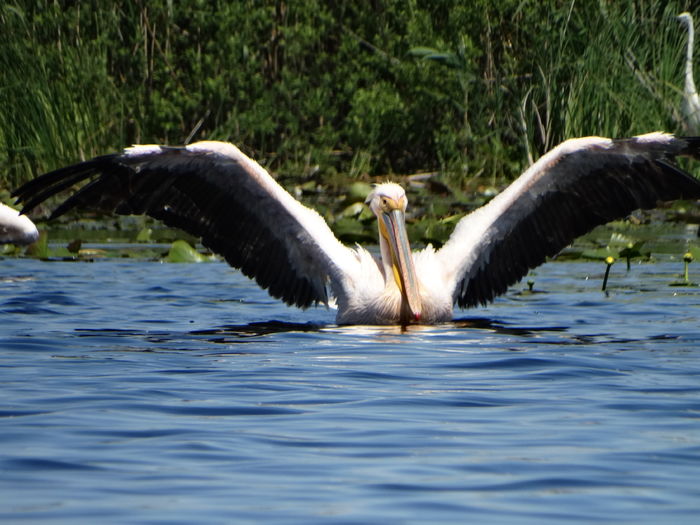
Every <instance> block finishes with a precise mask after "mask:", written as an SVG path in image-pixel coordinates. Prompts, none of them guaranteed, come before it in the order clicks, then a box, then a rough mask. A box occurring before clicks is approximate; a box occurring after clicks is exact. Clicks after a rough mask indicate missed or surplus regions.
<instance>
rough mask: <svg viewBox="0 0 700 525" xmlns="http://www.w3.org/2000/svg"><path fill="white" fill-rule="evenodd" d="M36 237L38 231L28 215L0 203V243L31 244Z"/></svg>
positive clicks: (37, 236)
mask: <svg viewBox="0 0 700 525" xmlns="http://www.w3.org/2000/svg"><path fill="white" fill-rule="evenodd" d="M38 238H39V232H38V231H37V229H36V226H34V223H33V222H32V221H30V220H29V217H27V216H26V215H20V213H19V212H18V211H17V210H14V209H12V208H10V207H9V206H5V205H4V204H2V203H0V244H31V243H33V242H34V241H36V240H37V239H38Z"/></svg>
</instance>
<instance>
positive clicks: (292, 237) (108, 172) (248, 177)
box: [15, 142, 354, 307]
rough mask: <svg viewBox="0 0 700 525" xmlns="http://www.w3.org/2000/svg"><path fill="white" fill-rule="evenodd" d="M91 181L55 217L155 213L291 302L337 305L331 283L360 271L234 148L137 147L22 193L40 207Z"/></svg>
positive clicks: (316, 220) (310, 215)
mask: <svg viewBox="0 0 700 525" xmlns="http://www.w3.org/2000/svg"><path fill="white" fill-rule="evenodd" d="M82 181H88V183H87V184H85V185H84V186H83V187H82V188H81V189H80V190H79V191H77V192H76V193H74V194H73V195H72V196H71V197H70V198H68V199H67V200H66V201H65V202H64V203H63V204H61V205H60V206H59V207H58V208H57V209H56V210H55V211H54V212H53V214H52V216H51V217H52V218H53V217H56V216H58V215H61V214H62V213H65V212H66V211H68V210H70V209H71V208H74V207H87V208H93V209H94V208H97V209H100V210H103V211H110V212H112V211H113V212H116V213H118V214H123V215H128V214H148V215H150V216H151V217H154V218H156V219H159V220H162V221H163V222H164V223H165V224H167V225H169V226H173V227H177V228H181V229H183V230H185V231H187V232H189V233H191V234H193V235H196V236H198V237H200V238H201V239H202V243H203V244H204V245H205V246H207V247H208V248H209V249H211V250H212V251H214V252H215V253H218V254H221V255H223V256H224V257H225V258H226V260H227V261H228V263H229V264H231V265H232V266H234V267H236V268H240V269H241V270H242V272H243V273H244V274H245V275H247V276H248V277H251V278H254V279H255V280H256V281H257V282H258V284H259V285H260V286H262V287H263V288H267V289H268V291H269V293H270V295H272V296H274V297H278V298H281V299H283V300H284V301H285V302H287V303H288V304H294V305H297V306H301V307H306V306H309V305H311V304H313V303H315V302H321V303H327V302H328V297H327V292H326V289H327V284H328V283H329V280H334V282H335V284H336V285H337V284H338V282H339V281H338V279H341V280H342V276H343V275H344V273H345V272H349V271H351V269H352V268H351V267H350V265H352V264H353V260H354V258H353V256H352V253H351V250H349V249H348V248H346V247H344V246H343V245H342V244H341V243H340V242H339V241H338V240H337V239H336V238H335V236H334V235H333V233H332V232H331V230H330V228H329V227H328V225H327V224H326V222H325V221H324V220H323V219H322V218H321V216H320V215H318V213H316V212H315V211H313V210H311V209H309V208H307V207H305V206H303V205H302V204H301V203H299V202H298V201H297V200H295V199H294V198H293V197H292V196H291V195H290V194H289V193H287V192H286V191H285V190H284V189H283V188H282V187H281V186H280V185H279V184H277V182H276V181H275V180H274V179H273V178H272V177H271V176H270V175H269V174H268V173H267V171H265V169H263V168H262V166H260V165H259V164H258V163H257V162H255V161H253V160H251V159H250V158H248V157H247V156H246V155H244V154H243V153H242V152H241V151H240V150H239V149H238V148H236V147H235V146H234V145H232V144H228V143H223V142H197V143H194V144H191V145H189V146H186V147H165V146H134V147H132V148H127V149H126V150H124V152H122V153H119V154H113V155H105V156H102V157H96V158H94V159H92V160H89V161H87V162H83V163H80V164H76V165H74V166H69V167H67V168H63V169H59V170H56V171H53V172H51V173H47V174H46V175H43V176H41V177H38V178H36V179H34V180H32V181H30V182H28V183H27V184H25V185H24V186H22V187H21V188H19V189H18V190H17V191H15V196H16V197H18V200H19V201H20V202H23V203H24V209H25V210H30V209H32V208H33V207H35V206H36V205H37V204H39V203H41V202H42V201H44V200H45V199H47V198H49V197H51V196H53V195H55V194H56V193H59V192H61V191H63V190H65V189H67V188H69V187H71V186H73V185H74V184H76V183H78V182H82Z"/></svg>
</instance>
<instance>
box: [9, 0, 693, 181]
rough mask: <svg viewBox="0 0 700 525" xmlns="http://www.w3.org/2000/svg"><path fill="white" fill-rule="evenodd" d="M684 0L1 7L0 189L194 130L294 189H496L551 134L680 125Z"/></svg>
mask: <svg viewBox="0 0 700 525" xmlns="http://www.w3.org/2000/svg"><path fill="white" fill-rule="evenodd" d="M686 4H687V2H683V1H675V2H674V1H670V2H666V1H664V2H662V1H656V0H638V1H631V0H626V1H622V2H612V1H602V0H601V1H600V2H575V1H573V0H568V1H562V0H549V1H545V2H539V1H538V2H534V1H533V2H528V1H522V0H504V1H501V2H491V1H488V0H476V1H473V2H457V1H431V2H421V1H417V0H412V1H408V2H406V1H399V0H383V1H379V2H360V1H353V0H346V1H339V2H322V1H320V0H312V1H308V2H288V1H286V2H285V1H281V0H278V1H253V0H247V1H237V2H224V1H221V2H205V1H195V2H186V3H175V2H170V1H168V0H155V1H148V2H146V1H135V2H134V1H128V2H127V1H115V2H107V3H104V2H95V1H75V2H64V1H42V2H29V1H12V0H10V1H9V2H5V3H4V4H3V6H1V7H0V31H1V32H2V34H3V42H2V43H0V69H1V70H2V71H3V74H2V77H1V78H2V80H1V82H2V89H0V173H1V175H0V177H1V179H0V180H1V182H0V187H2V186H4V187H5V188H9V187H14V186H15V185H17V184H18V183H20V182H22V181H26V180H28V179H29V178H31V177H33V176H34V175H36V174H37V173H40V172H43V171H46V170H50V169H52V168H56V167H58V166H61V165H64V164H67V163H71V162H75V161H76V160H79V159H83V158H88V157H91V156H93V155H97V154H101V153H105V152H109V151H113V150H116V149H118V148H121V147H123V146H126V145H129V144H132V143H170V144H180V143H185V142H191V141H195V140H201V139H219V140H229V141H232V142H234V143H236V144H238V145H240V146H241V147H242V149H243V150H244V151H246V152H247V153H248V154H250V155H251V156H253V157H254V158H256V159H257V160H258V161H260V162H261V163H262V164H263V165H265V166H266V167H267V168H268V169H270V170H271V171H272V172H274V173H276V174H278V175H280V176H282V177H288V178H290V180H292V181H293V182H294V183H295V184H301V183H303V182H308V181H314V182H317V183H319V184H322V185H333V184H334V181H335V180H336V177H338V176H343V177H345V176H347V177H350V178H351V179H355V178H365V179H367V180H369V179H370V178H371V177H374V176H392V175H394V176H397V175H406V174H416V173H424V172H428V173H434V172H438V173H439V174H440V177H441V179H442V180H443V182H445V183H447V184H449V185H450V186H451V187H453V188H455V189H457V190H462V189H467V188H468V187H469V184H470V182H472V181H474V180H480V181H483V180H486V181H487V182H488V183H489V184H492V185H500V184H503V183H504V182H506V181H508V180H510V179H512V178H513V177H515V176H517V174H519V173H520V172H521V170H522V169H523V168H524V167H525V166H527V164H528V163H529V162H531V161H532V160H533V159H536V158H537V157H538V156H539V155H540V154H541V153H542V152H544V151H545V150H547V149H548V148H550V147H552V146H553V145H555V144H556V143H557V142H559V141H561V140H562V139H564V138H568V137H572V136H580V135H588V134H601V135H609V136H623V135H630V134H635V133H642V132H647V131H651V130H658V129H664V130H668V131H678V130H680V129H681V128H680V121H679V111H678V108H680V99H681V89H682V75H683V58H684V45H685V35H684V32H683V31H682V29H681V27H680V25H679V24H678V22H677V21H676V19H675V16H676V15H677V14H678V13H679V12H680V11H681V10H683V9H686V8H687V7H688V6H687V5H686Z"/></svg>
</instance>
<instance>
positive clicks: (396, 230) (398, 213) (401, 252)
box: [382, 209, 421, 322]
mask: <svg viewBox="0 0 700 525" xmlns="http://www.w3.org/2000/svg"><path fill="white" fill-rule="evenodd" d="M382 220H383V221H384V226H385V227H386V232H387V239H388V240H389V247H390V250H391V267H392V269H393V270H394V278H395V279H396V284H397V285H398V286H399V288H400V289H401V294H402V295H403V297H404V300H405V301H406V304H407V305H408V309H409V314H410V317H411V319H410V320H411V321H413V322H417V321H420V316H421V301H420V295H419V293H418V279H417V278H416V268H415V266H414V265H413V256H412V255H411V246H410V245H409V243H408V235H407V234H406V218H405V214H404V212H403V210H401V209H393V210H391V211H389V212H383V213H382Z"/></svg>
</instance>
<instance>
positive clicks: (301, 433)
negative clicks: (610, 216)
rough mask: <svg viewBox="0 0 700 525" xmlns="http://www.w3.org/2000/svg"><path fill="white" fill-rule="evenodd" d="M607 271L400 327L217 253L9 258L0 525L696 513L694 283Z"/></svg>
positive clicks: (559, 518) (681, 517) (3, 277)
mask: <svg viewBox="0 0 700 525" xmlns="http://www.w3.org/2000/svg"><path fill="white" fill-rule="evenodd" d="M691 269H693V267H692V266H691ZM603 270H604V266H603V265H602V264H600V263H553V264H548V265H546V266H544V267H542V268H540V269H538V271H537V274H536V276H535V290H537V291H539V292H540V293H534V294H526V293H521V289H522V288H523V287H524V285H520V286H515V287H514V288H513V289H512V290H511V291H510V292H509V294H508V295H507V296H506V297H504V298H501V299H500V300H499V301H498V302H496V303H495V304H494V305H492V306H490V307H489V308H482V309H476V310H469V311H465V312H461V313H458V317H460V318H461V320H460V321H458V322H455V323H452V324H448V325H443V326H437V327H416V328H410V329H409V330H408V331H406V332H404V333H402V332H401V331H400V330H399V329H398V328H391V327H385V328H372V327H347V328H339V327H335V326H334V325H333V324H332V323H333V319H334V313H333V312H332V311H328V310H326V309H325V308H311V309H309V310H307V311H303V312H302V311H299V310H296V309H291V308H287V307H285V306H284V305H282V304H280V303H279V302H277V301H275V300H273V299H270V298H269V297H268V296H267V295H266V294H265V293H264V292H262V291H260V290H259V289H258V288H257V287H256V286H255V285H253V284H252V283H250V282H249V281H247V280H246V279H245V278H243V277H242V276H240V274H238V273H237V272H235V271H233V270H231V269H230V268H228V267H227V266H226V265H224V264H223V263H212V264H199V265H193V264H190V265H177V264H158V263H148V262H134V261H126V260H125V261H122V260H106V261H98V262H95V263H69V262H41V261H35V260H12V259H5V260H1V261H0V320H1V324H0V385H1V388H2V397H1V398H0V429H1V431H0V520H1V521H3V522H5V523H37V522H41V523H71V524H72V523H78V522H82V523H97V522H99V523H120V524H121V523H169V524H170V523H183V524H185V523H187V524H189V523H260V522H265V523H428V522H446V523H450V522H452V523H468V522H471V523H543V522H546V523H564V522H575V523H591V522H601V523H662V522H673V523H697V522H698V521H697V520H698V515H700V514H699V513H700V327H699V323H698V317H699V316H700V290H699V289H698V288H674V287H670V286H668V284H669V283H670V282H671V281H674V280H676V279H677V274H678V273H679V272H680V271H681V270H682V268H681V264H680V263H678V262H675V263H672V262H665V263H659V264H646V265H636V266H633V268H632V271H631V273H630V274H629V275H627V274H626V273H625V271H624V265H622V264H618V265H615V266H614V267H613V271H612V273H611V277H610V283H609V286H610V293H609V294H608V295H605V294H603V293H601V291H600V283H601V279H602V274H603Z"/></svg>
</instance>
